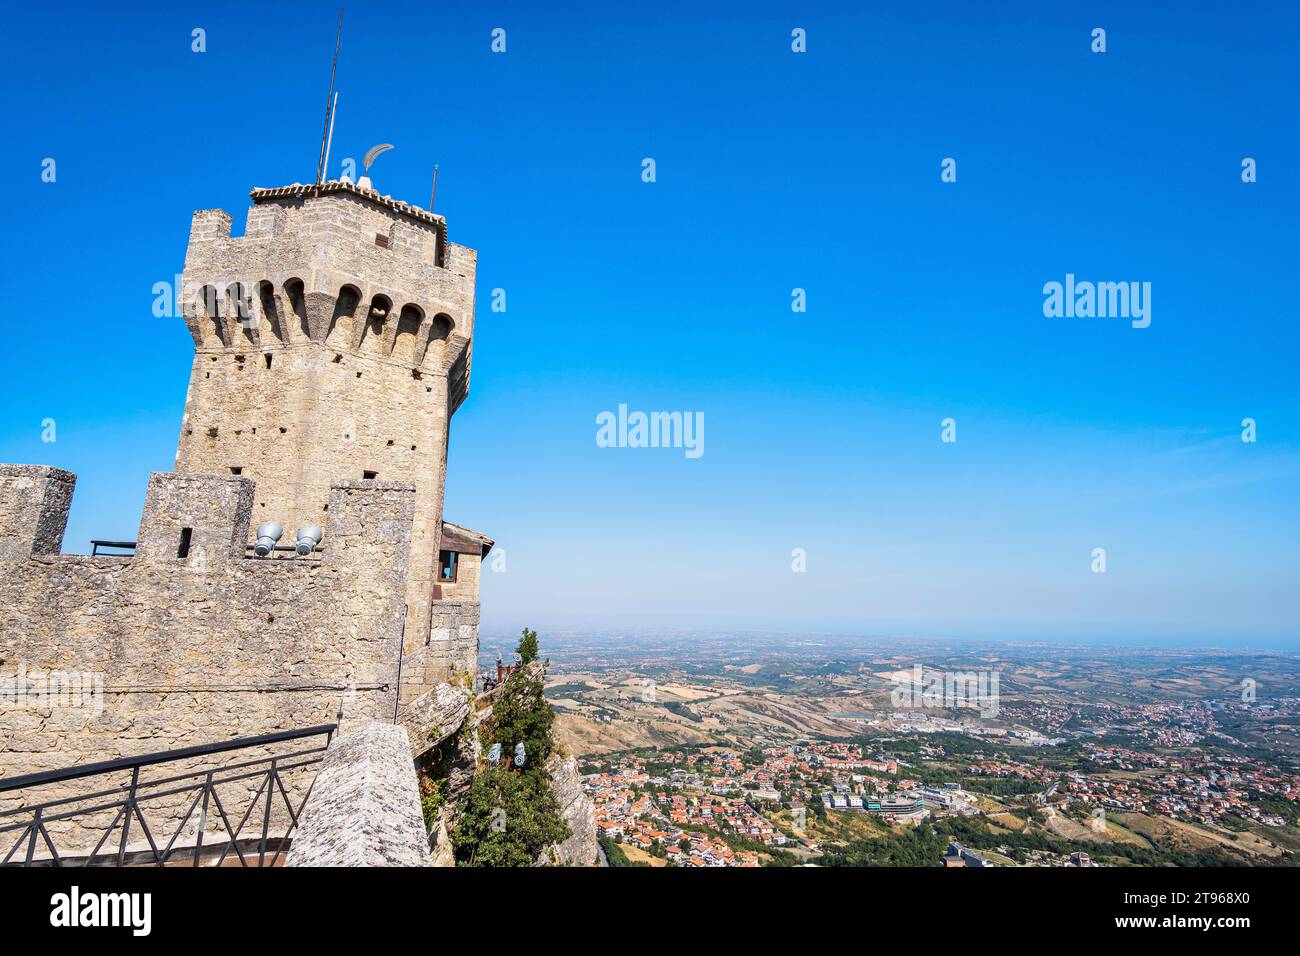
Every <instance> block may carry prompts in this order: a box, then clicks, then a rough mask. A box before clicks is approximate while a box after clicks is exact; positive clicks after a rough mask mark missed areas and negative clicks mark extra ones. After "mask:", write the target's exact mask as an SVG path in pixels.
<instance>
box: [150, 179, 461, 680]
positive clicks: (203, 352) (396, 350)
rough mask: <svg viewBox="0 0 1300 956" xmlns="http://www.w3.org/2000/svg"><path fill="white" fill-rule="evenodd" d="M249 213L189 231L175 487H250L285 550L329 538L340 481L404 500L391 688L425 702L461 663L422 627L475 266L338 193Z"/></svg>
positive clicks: (413, 215)
mask: <svg viewBox="0 0 1300 956" xmlns="http://www.w3.org/2000/svg"><path fill="white" fill-rule="evenodd" d="M251 196H252V199H253V203H254V205H253V207H252V209H250V210H249V213H248V221H247V225H246V228H245V230H244V235H242V236H233V235H232V217H231V216H230V214H229V213H227V212H225V211H224V210H219V209H207V210H200V211H198V212H196V213H195V214H194V218H193V223H192V226H191V230H190V242H189V248H188V250H187V252H186V256H185V269H184V275H183V279H182V290H181V308H182V313H183V315H184V318H185V323H186V326H187V327H188V329H189V332H190V335H191V337H192V338H193V340H194V361H193V365H192V367H191V370H190V385H189V391H188V394H187V396H186V401H185V416H184V420H183V422H182V426H181V434H180V441H179V442H178V445H177V456H176V471H177V472H186V473H201V474H213V475H232V474H234V475H242V476H245V477H251V478H254V479H255V480H256V481H257V485H258V489H259V490H258V493H257V497H256V500H255V501H254V503H253V522H254V524H257V523H259V522H262V521H267V520H272V521H276V522H278V523H280V524H281V525H283V526H284V528H285V529H286V531H287V532H288V533H289V534H290V535H292V534H293V532H294V531H295V530H296V529H297V528H299V527H301V526H302V525H305V524H322V523H324V521H325V520H326V518H327V517H328V514H327V512H328V507H327V504H328V502H327V499H328V493H329V488H330V484H331V482H333V481H334V480H336V479H340V478H364V477H377V478H379V479H381V480H387V481H409V482H411V483H412V484H414V485H415V487H416V490H417V496H416V505H415V517H414V525H413V532H412V539H411V574H410V578H409V581H408V584H407V604H408V605H409V607H410V616H409V618H408V622H407V632H406V654H407V657H408V659H409V660H410V661H411V662H412V668H411V669H407V670H404V671H403V676H404V679H405V680H406V681H407V682H412V683H418V685H419V687H417V688H416V689H417V690H418V689H420V688H423V689H427V688H428V687H429V686H431V685H432V683H434V682H436V681H438V680H445V679H447V678H448V677H450V676H451V675H452V674H454V673H455V672H456V671H457V670H460V669H463V667H464V666H465V661H466V660H469V661H472V660H473V658H474V655H469V654H463V653H462V650H463V648H461V647H460V646H459V644H458V642H456V641H452V642H447V641H445V640H441V639H439V640H436V641H435V640H433V639H431V635H430V618H431V615H432V614H433V613H434V612H433V609H432V604H433V602H434V601H435V600H436V598H435V596H434V589H435V587H436V586H437V584H438V577H437V575H438V567H439V560H438V558H439V551H440V550H442V546H441V531H442V522H443V517H442V508H443V498H444V491H445V483H446V473H447V442H448V431H449V427H450V420H451V416H452V415H453V414H454V413H455V411H456V409H457V408H458V407H459V406H460V404H461V402H463V401H464V399H465V396H466V395H467V394H468V390H469V374H470V364H471V363H470V359H471V356H472V343H473V332H474V278H475V269H476V259H477V257H476V253H475V252H474V250H473V249H469V248H467V247H465V246H460V245H457V244H455V243H452V242H449V241H448V239H447V224H446V222H445V221H444V220H443V218H442V217H441V216H436V215H434V214H432V213H430V212H427V211H426V210H423V209H420V208H418V207H416V206H411V205H409V204H407V203H403V202H399V201H396V200H393V199H392V198H390V197H388V196H383V195H380V194H379V193H378V192H376V191H375V190H374V189H370V188H367V187H364V186H359V185H356V184H353V183H350V182H344V181H338V182H328V183H323V184H320V185H308V186H303V185H299V184H294V185H292V186H285V187H278V188H273V189H254V190H253V191H252V193H251ZM469 600H470V601H472V602H476V601H477V589H475V593H474V594H473V595H472V596H470V597H469ZM475 628H477V622H475ZM475 641H477V630H475ZM444 651H445V652H446V654H452V655H455V656H445V655H444V654H443V652H444Z"/></svg>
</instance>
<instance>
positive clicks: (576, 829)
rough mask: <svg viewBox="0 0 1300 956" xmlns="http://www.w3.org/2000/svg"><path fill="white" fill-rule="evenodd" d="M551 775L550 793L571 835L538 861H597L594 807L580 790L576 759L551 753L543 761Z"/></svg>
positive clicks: (581, 863)
mask: <svg viewBox="0 0 1300 956" xmlns="http://www.w3.org/2000/svg"><path fill="white" fill-rule="evenodd" d="M546 772H547V773H549V774H550V775H551V792H552V793H554V794H555V799H556V800H557V801H558V802H559V804H560V816H561V817H562V818H563V819H564V822H565V823H567V824H568V825H569V830H570V833H571V835H570V837H569V838H568V839H567V840H565V841H564V842H563V843H559V844H556V845H555V846H553V847H551V848H550V850H548V851H547V852H545V853H543V854H542V856H541V858H540V859H539V860H538V862H539V863H541V864H542V865H544V866H592V865H594V864H595V863H596V858H597V855H598V851H599V844H598V843H597V842H596V810H595V808H594V807H593V806H592V804H591V800H590V799H588V797H587V795H586V794H585V793H583V792H582V779H581V777H580V776H579V775H578V761H577V760H576V759H575V758H573V757H561V756H560V755H559V754H551V758H550V759H549V760H547V761H546Z"/></svg>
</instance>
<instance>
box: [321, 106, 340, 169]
mask: <svg viewBox="0 0 1300 956" xmlns="http://www.w3.org/2000/svg"><path fill="white" fill-rule="evenodd" d="M338 109H339V95H338V93H337V92H336V93H335V94H334V108H333V109H331V110H330V133H329V137H328V138H327V139H326V140H325V165H324V167H323V169H322V175H324V177H325V178H326V179H328V178H329V174H330V147H331V146H332V145H334V116H335V115H336V114H337V113H338Z"/></svg>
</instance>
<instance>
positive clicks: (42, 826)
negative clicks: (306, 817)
mask: <svg viewBox="0 0 1300 956" xmlns="http://www.w3.org/2000/svg"><path fill="white" fill-rule="evenodd" d="M336 726H337V725H336V724H322V725H320V726H317V727H308V728H305V729H303V730H286V731H280V732H278V733H273V734H263V735H261V736H258V737H241V738H239V739H236V740H227V741H222V742H220V743H214V744H203V745H200V746H197V747H184V748H180V749H178V750H165V751H162V752H160V753H152V754H143V755H141V756H138V757H125V758H122V759H120V760H106V761H102V762H100V763H91V764H84V765H82V766H79V767H69V768H67V769H65V770H51V771H46V772H44V773H32V774H26V775H24V776H19V777H10V778H0V798H3V797H5V796H7V795H11V794H13V793H14V792H16V791H27V790H31V789H32V788H36V787H43V786H49V785H51V784H59V783H66V782H68V781H73V780H80V779H84V778H88V777H100V776H104V775H106V774H114V773H125V772H127V771H129V772H130V774H131V780H130V783H129V784H123V785H121V786H117V787H108V788H106V789H102V790H96V791H94V792H92V793H87V794H82V795H77V796H72V797H64V798H61V799H55V800H49V801H46V802H43V803H36V804H31V805H28V806H23V807H19V808H17V809H14V810H6V811H3V812H0V852H4V856H3V857H0V866H136V865H148V866H167V865H177V864H178V863H183V862H185V860H186V859H187V858H188V860H189V861H190V862H191V863H192V865H193V866H199V865H200V861H202V860H204V859H205V854H206V858H207V859H209V860H211V858H212V856H213V855H214V854H216V851H217V849H218V848H220V854H218V855H216V858H215V861H214V862H212V864H211V865H215V866H222V865H225V863H226V859H227V856H228V855H229V854H230V852H231V850H233V851H234V853H235V859H237V860H238V864H239V865H240V866H265V865H271V866H274V865H275V864H276V863H277V862H278V861H279V857H280V854H281V851H283V850H284V849H285V848H287V847H288V845H289V842H290V840H291V839H292V833H293V830H294V829H295V828H296V827H297V824H298V818H299V816H300V815H301V814H302V808H303V806H304V805H305V804H306V802H307V796H308V795H309V793H310V791H311V787H310V785H309V786H307V788H306V792H305V793H304V794H303V796H302V799H301V800H299V801H297V806H296V808H295V805H294V801H293V800H291V799H290V797H289V792H288V790H287V789H286V787H285V775H286V774H288V773H290V772H291V771H294V770H298V769H301V768H303V767H310V766H314V765H316V764H319V763H320V762H321V760H322V758H323V756H324V753H325V750H326V748H328V746H329V743H330V740H331V739H332V738H333V735H334V730H335V728H336ZM312 737H324V742H323V743H315V744H312V745H311V746H309V747H306V748H300V749H295V750H293V751H292V752H290V753H283V754H276V755H274V756H262V757H257V758H255V759H252V760H247V761H242V762H239V763H234V764H231V765H228V766H223V767H220V768H216V769H197V770H189V771H185V772H182V773H176V774H172V775H170V776H164V777H161V778H159V779H152V780H150V779H143V778H142V771H144V770H145V768H148V767H154V766H159V765H164V764H174V763H176V762H177V761H181V760H192V759H195V758H202V757H210V756H212V755H214V754H222V753H230V752H233V751H239V750H247V749H249V748H252V747H267V746H271V745H274V744H280V743H284V742H286V741H298V740H306V739H308V738H312ZM313 777H314V774H313ZM255 782H256V784H257V790H256V792H255V793H254V795H253V798H252V800H251V801H249V803H248V808H247V809H246V810H245V811H244V814H243V816H242V817H241V818H240V820H239V823H238V825H232V823H231V816H230V815H229V814H228V813H227V807H226V804H225V803H223V802H222V799H221V796H220V794H219V793H218V791H217V788H218V787H224V788H226V791H227V796H228V798H229V797H230V793H229V791H230V790H231V789H232V788H242V789H243V790H244V792H245V793H246V792H247V791H248V790H249V789H251V787H252V786H253V784H254V783H255ZM277 791H278V793H279V796H280V797H281V798H282V800H283V805H284V808H285V810H286V811H287V813H288V816H287V824H286V825H285V826H284V828H283V831H282V832H280V833H277V834H276V835H274V836H273V835H272V834H271V819H272V808H273V807H276V806H277V803H276V794H277ZM191 793H192V794H193V799H192V800H190V802H189V807H188V809H186V811H185V813H184V814H182V815H181V816H180V818H179V822H177V823H176V824H175V828H174V830H173V832H172V834H171V837H170V839H168V841H167V844H166V846H164V847H163V848H161V849H159V844H158V841H157V840H155V838H154V834H153V831H152V830H151V829H150V827H149V824H148V823H147V822H146V821H145V814H144V807H145V805H146V804H148V803H150V802H161V801H165V800H167V799H168V798H174V799H176V800H177V801H178V802H183V800H184V798H185V797H186V796H188V795H189V794H191ZM264 794H265V796H263V795H264ZM178 805H179V803H178ZM259 808H260V811H261V812H260V816H261V833H260V836H258V837H256V838H255V837H252V836H248V837H241V834H242V833H243V830H244V826H245V824H247V823H248V820H249V818H250V817H251V816H252V814H253V812H254V810H257V809H259ZM196 809H198V810H199V817H198V823H197V828H196V840H195V842H194V843H193V845H189V844H185V845H181V846H178V845H177V843H178V840H179V839H180V837H181V834H182V832H183V831H184V830H185V828H186V824H188V823H189V821H190V819H191V818H192V817H193V816H194V811H195V810H196ZM210 811H212V812H215V814H216V819H218V820H219V821H220V827H221V829H223V830H224V831H225V836H226V838H225V840H224V842H221V841H219V842H216V843H209V844H208V846H207V847H205V846H204V842H205V837H206V835H207V828H208V820H209V812H210ZM108 812H114V816H113V820H112V823H110V824H109V826H108V829H106V830H105V831H104V833H103V835H102V836H101V837H100V838H99V842H98V843H97V844H96V845H95V848H94V849H93V850H91V851H90V853H89V854H86V853H84V852H82V851H68V850H66V849H65V852H64V853H60V852H59V850H58V848H57V847H56V845H55V843H56V838H55V837H54V836H52V835H51V833H50V825H51V824H55V823H61V822H64V821H70V822H72V823H74V824H75V823H76V821H77V820H78V818H84V817H86V816H88V815H90V814H95V813H103V814H105V815H106V814H107V813H108ZM133 822H134V824H138V827H139V830H140V833H141V834H142V835H143V837H144V839H145V841H146V842H145V845H143V846H138V847H137V848H135V849H132V848H131V847H130V845H129V843H128V840H129V837H130V834H131V831H132V826H133ZM119 824H121V829H120V834H119V836H118V840H117V847H116V850H113V849H112V848H111V847H110V849H109V851H108V852H106V853H104V854H103V855H101V853H100V851H101V850H102V849H104V846H105V844H106V843H108V840H109V837H110V836H112V835H113V833H114V831H116V830H118V825H119ZM14 832H18V838H17V840H16V841H15V842H14V844H13V845H12V846H11V847H9V848H8V849H7V850H6V849H5V847H6V846H7V844H8V840H9V837H8V836H6V834H11V833H14ZM241 839H242V841H243V844H244V845H243V846H241V845H240V844H241ZM254 840H256V843H254V842H253V841H254ZM38 847H39V851H38ZM254 850H256V862H250V861H252V859H253V851H254ZM246 851H247V852H246ZM271 851H274V852H273V853H272V855H271V860H270V863H269V864H268V863H267V855H268V853H270V852H271Z"/></svg>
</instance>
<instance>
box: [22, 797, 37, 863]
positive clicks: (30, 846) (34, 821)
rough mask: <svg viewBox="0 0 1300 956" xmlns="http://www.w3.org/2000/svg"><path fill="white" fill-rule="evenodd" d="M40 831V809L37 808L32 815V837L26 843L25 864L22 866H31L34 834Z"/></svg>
mask: <svg viewBox="0 0 1300 956" xmlns="http://www.w3.org/2000/svg"><path fill="white" fill-rule="evenodd" d="M40 829H41V808H40V807H37V808H36V812H35V813H34V814H33V815H32V837H31V839H30V840H28V841H27V862H26V863H24V864H23V865H24V866H31V865H32V858H33V857H35V856H36V834H37V833H38V832H39V831H40Z"/></svg>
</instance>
